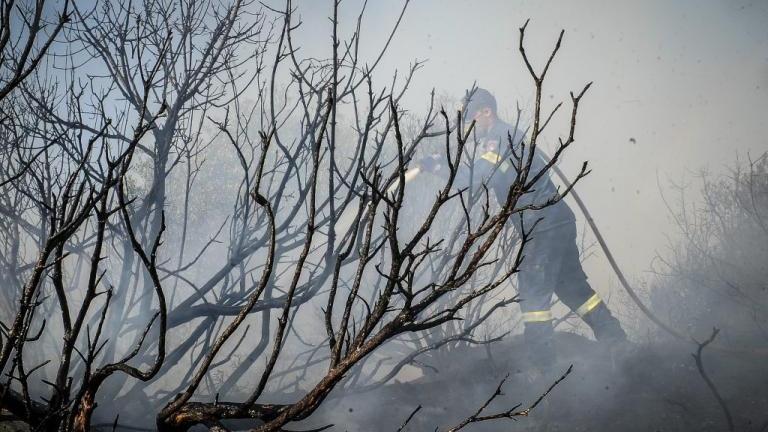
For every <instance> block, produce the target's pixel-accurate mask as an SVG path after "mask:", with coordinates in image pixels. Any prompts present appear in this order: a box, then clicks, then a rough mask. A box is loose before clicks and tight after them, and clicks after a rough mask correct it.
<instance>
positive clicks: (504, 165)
mask: <svg viewBox="0 0 768 432" xmlns="http://www.w3.org/2000/svg"><path fill="white" fill-rule="evenodd" d="M463 105H464V106H463V109H462V111H463V114H464V119H465V121H466V124H470V123H471V122H472V121H474V122H475V127H474V132H473V135H474V139H472V137H471V138H470V139H469V143H468V145H467V147H468V148H467V153H468V154H471V155H474V157H472V158H470V159H472V161H471V164H463V166H462V168H460V170H459V172H458V173H457V176H456V180H455V183H454V186H455V187H456V188H457V189H461V188H463V187H468V188H471V190H478V186H479V185H480V184H481V182H482V183H485V184H486V185H487V187H488V189H489V190H492V191H493V193H495V195H496V198H497V200H498V201H499V202H504V201H505V200H506V196H507V192H508V190H509V186H510V184H511V183H512V182H513V181H514V178H515V169H514V167H513V166H512V165H511V163H510V159H509V156H510V155H511V152H510V151H509V147H510V146H509V139H510V137H511V139H512V142H513V143H514V144H513V145H514V147H515V149H516V150H517V153H518V154H519V150H520V148H521V147H522V146H521V143H522V142H523V138H524V134H523V133H522V132H521V131H520V130H516V129H515V127H513V126H511V125H509V124H507V123H505V122H504V121H502V120H501V119H500V118H499V117H498V116H497V105H496V99H495V98H494V96H493V95H492V94H491V93H490V92H489V91H488V90H485V89H482V88H476V89H475V90H474V91H473V92H471V94H469V95H468V96H467V97H466V98H465V103H464V104H463ZM472 147H474V149H473V148H472ZM526 151H527V147H526ZM525 156H526V157H527V155H525ZM523 160H524V161H525V160H527V159H523ZM546 163H547V161H546V159H545V158H544V156H543V155H542V154H541V152H540V151H536V152H535V153H534V159H533V164H532V167H531V171H530V173H531V174H530V177H529V178H532V176H533V175H535V173H537V172H539V171H540V170H541V169H542V168H543V167H544V166H545V165H546ZM444 165H445V164H441V163H439V160H437V159H434V158H424V159H422V160H421V161H420V162H419V168H420V169H421V170H422V171H428V172H433V173H437V172H439V171H444V168H442V167H443V166H444ZM473 186H474V187H473ZM557 194H558V190H557V188H556V186H555V185H554V183H553V182H552V180H551V179H550V178H549V176H548V175H546V174H545V175H543V176H542V177H541V178H540V179H539V180H538V182H537V183H536V184H535V185H534V187H533V190H532V191H531V192H529V193H526V194H524V195H523V196H522V197H521V198H520V200H519V201H518V203H517V206H516V208H520V207H523V206H526V205H529V204H537V205H541V204H543V203H546V202H547V200H548V199H549V198H551V197H553V196H555V195H557ZM517 216H518V215H514V216H513V217H512V218H511V219H510V221H511V223H512V224H514V227H515V229H517V230H518V232H520V230H521V229H526V230H530V228H531V227H532V226H534V223H535V221H536V220H538V219H541V220H540V221H539V222H538V224H537V225H536V226H535V229H534V230H533V236H532V237H533V238H532V240H531V241H530V242H529V243H528V244H527V245H526V249H525V259H524V260H523V262H522V264H521V266H520V269H519V273H518V290H519V296H520V298H521V302H520V309H521V310H522V318H523V322H524V325H525V329H524V340H525V343H526V345H527V346H528V353H529V357H530V359H531V361H532V362H533V363H534V364H536V365H539V366H549V365H552V364H553V363H554V360H555V351H554V347H553V345H552V336H553V333H554V328H553V325H552V320H553V317H552V312H551V310H550V307H551V306H552V294H556V295H557V297H558V298H559V299H560V301H561V302H562V303H563V304H565V305H566V306H568V308H570V309H571V310H572V311H573V312H575V313H576V314H578V315H579V316H580V317H581V319H583V320H584V322H586V323H587V324H588V325H589V327H590V328H591V329H592V331H593V333H594V335H595V338H596V339H597V340H598V341H600V342H603V343H606V344H607V345H608V346H611V345H614V344H615V343H617V342H624V341H625V340H626V335H625V333H624V330H623V329H622V328H621V325H620V324H619V321H618V320H617V319H616V318H614V317H613V316H612V315H611V312H610V311H609V310H608V307H607V305H606V304H605V303H604V302H603V300H602V299H601V298H600V296H599V295H598V294H597V293H595V291H594V290H593V289H592V288H591V287H590V285H589V283H588V282H587V276H586V274H585V273H584V271H583V270H582V267H581V261H580V259H579V250H578V247H577V244H576V220H575V218H574V214H573V212H572V211H571V209H570V208H569V207H568V205H567V204H566V203H565V201H563V200H560V201H558V202H556V203H555V204H552V205H550V206H548V207H544V208H543V209H540V210H526V211H523V212H522V218H519V217H517Z"/></svg>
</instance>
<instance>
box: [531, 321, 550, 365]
mask: <svg viewBox="0 0 768 432" xmlns="http://www.w3.org/2000/svg"><path fill="white" fill-rule="evenodd" d="M553 335H554V328H553V327H552V322H551V321H545V322H527V323H525V330H524V338H525V345H526V348H527V351H528V352H527V355H528V361H529V362H530V364H531V366H532V367H533V368H535V369H538V370H539V371H542V372H543V371H548V370H550V369H551V368H552V366H554V364H555V360H556V354H555V347H554V340H553Z"/></svg>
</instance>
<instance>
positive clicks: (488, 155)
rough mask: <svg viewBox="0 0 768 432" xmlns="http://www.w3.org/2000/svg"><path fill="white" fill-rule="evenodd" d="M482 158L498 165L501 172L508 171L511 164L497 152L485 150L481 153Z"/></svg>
mask: <svg viewBox="0 0 768 432" xmlns="http://www.w3.org/2000/svg"><path fill="white" fill-rule="evenodd" d="M480 158H481V159H485V160H487V161H488V162H490V163H492V164H494V165H498V166H499V169H500V170H501V172H506V171H507V167H508V166H509V164H508V163H507V162H506V161H505V160H504V159H503V158H502V157H501V155H499V154H498V153H496V152H492V151H489V152H485V153H483V154H481V155H480Z"/></svg>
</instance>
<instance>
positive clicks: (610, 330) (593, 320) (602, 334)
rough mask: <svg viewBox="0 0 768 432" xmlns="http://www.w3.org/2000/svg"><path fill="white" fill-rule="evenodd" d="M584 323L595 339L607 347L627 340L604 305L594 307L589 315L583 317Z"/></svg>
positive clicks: (617, 322) (622, 330) (619, 325)
mask: <svg viewBox="0 0 768 432" xmlns="http://www.w3.org/2000/svg"><path fill="white" fill-rule="evenodd" d="M583 318H584V321H585V322H586V323H587V324H588V325H589V327H590V328H591V329H592V331H593V332H594V333H595V339H597V340H598V341H599V342H604V343H607V344H609V345H614V344H616V343H623V342H626V340H627V334H626V333H624V329H622V328H621V324H619V320H617V319H616V318H615V317H614V316H613V315H611V311H609V310H608V307H607V306H606V305H605V304H604V303H602V302H601V303H600V304H598V305H596V306H595V307H594V308H593V309H592V310H591V311H589V313H587V314H586V315H584V316H583Z"/></svg>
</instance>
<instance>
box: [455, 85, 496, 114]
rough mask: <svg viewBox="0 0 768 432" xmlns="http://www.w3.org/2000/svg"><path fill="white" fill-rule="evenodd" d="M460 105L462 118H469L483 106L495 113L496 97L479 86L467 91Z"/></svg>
mask: <svg viewBox="0 0 768 432" xmlns="http://www.w3.org/2000/svg"><path fill="white" fill-rule="evenodd" d="M462 105H463V106H462V110H461V111H462V113H463V115H464V119H471V118H472V117H474V115H475V113H476V112H478V111H480V110H481V109H483V108H490V109H491V112H493V113H494V114H495V113H496V98H495V97H493V95H492V94H491V92H489V91H488V90H486V89H484V88H480V87H475V88H474V89H472V90H469V91H467V93H466V95H465V96H464V102H463V104H462Z"/></svg>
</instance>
